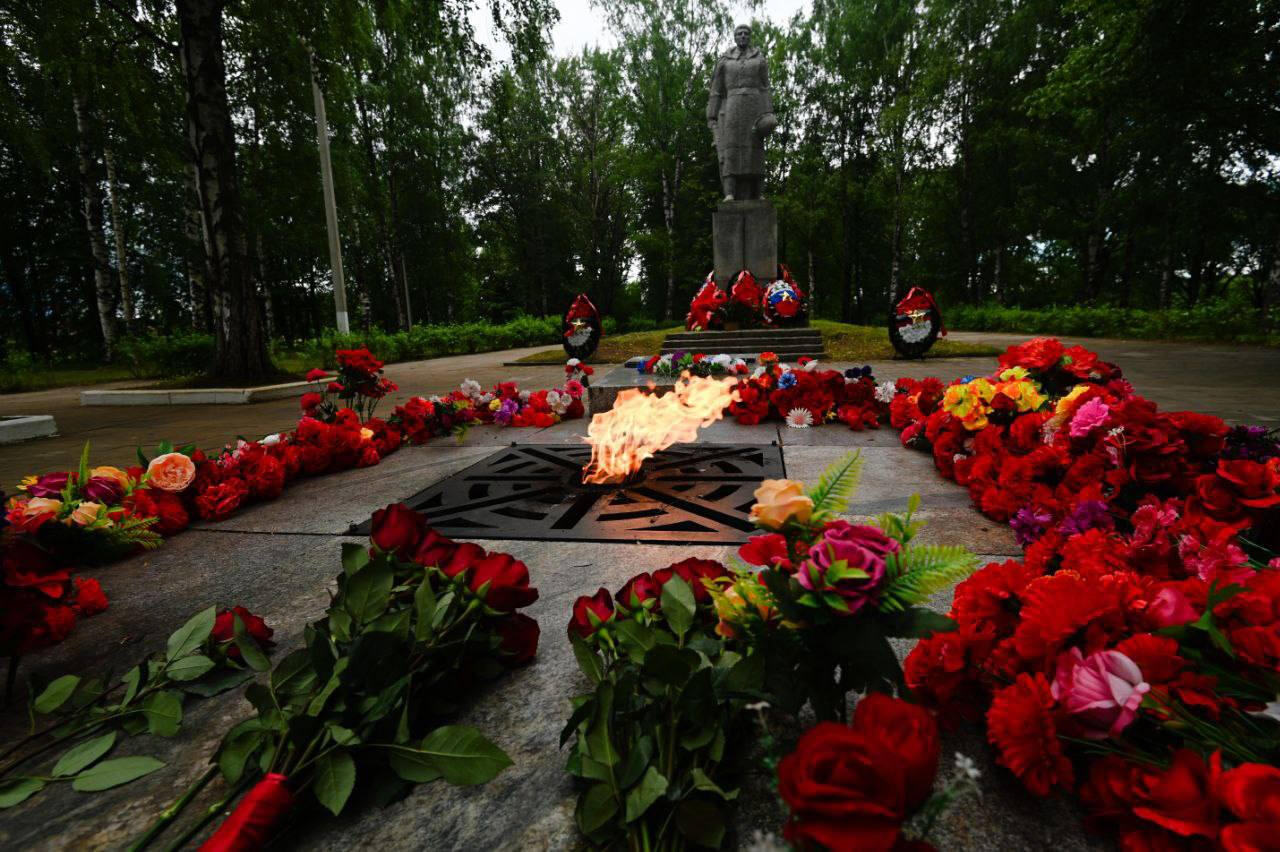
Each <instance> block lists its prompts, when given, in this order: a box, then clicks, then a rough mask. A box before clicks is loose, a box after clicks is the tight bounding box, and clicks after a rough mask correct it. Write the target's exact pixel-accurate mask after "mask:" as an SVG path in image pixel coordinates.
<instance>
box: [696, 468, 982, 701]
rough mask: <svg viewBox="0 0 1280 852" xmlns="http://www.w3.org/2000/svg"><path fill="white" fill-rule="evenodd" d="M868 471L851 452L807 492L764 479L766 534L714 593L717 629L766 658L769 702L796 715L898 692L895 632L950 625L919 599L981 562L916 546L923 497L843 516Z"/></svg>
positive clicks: (758, 508) (760, 502) (761, 505)
mask: <svg viewBox="0 0 1280 852" xmlns="http://www.w3.org/2000/svg"><path fill="white" fill-rule="evenodd" d="M860 469H861V458H860V456H859V454H858V453H857V452H854V453H850V454H849V455H847V456H846V457H845V458H844V459H842V460H841V461H839V462H837V463H835V464H834V465H832V466H831V467H830V468H829V469H828V470H827V471H826V472H825V473H824V474H823V476H822V478H821V480H820V481H819V482H818V484H817V485H815V486H814V487H813V488H811V489H807V490H806V489H805V487H804V485H803V483H800V482H796V481H794V480H785V479H782V480H766V481H765V482H763V483H762V484H761V485H760V487H759V489H757V490H756V493H755V496H756V503H755V505H754V506H752V508H751V519H752V520H753V521H754V522H755V524H756V525H757V526H758V527H759V528H760V529H761V530H762V531H763V532H762V534H760V535H757V536H754V537H752V538H751V539H749V540H748V541H747V543H746V544H744V545H742V547H741V548H740V549H739V551H738V554H739V556H740V557H741V559H742V560H743V562H745V563H746V564H747V566H752V567H739V568H735V570H734V571H733V573H732V576H731V577H730V578H729V579H728V580H727V581H725V582H722V583H719V584H717V586H716V587H715V588H713V589H712V590H711V594H712V597H713V598H714V600H715V605H716V610H717V612H718V613H719V617H720V623H719V625H718V626H717V628H716V629H717V632H718V633H719V634H720V635H722V636H727V637H730V638H731V639H733V640H734V641H735V643H736V644H735V647H738V648H740V649H741V651H742V652H743V653H744V654H746V655H748V656H761V657H763V660H764V665H765V674H766V679H765V691H766V693H767V694H768V695H769V696H770V701H771V702H772V703H773V704H774V705H775V706H777V707H779V708H781V709H783V710H785V711H787V712H789V713H791V714H793V715H794V714H796V713H798V712H799V710H800V708H801V707H803V706H804V705H805V704H806V703H809V704H811V705H812V707H813V710H814V712H815V714H816V715H817V717H818V718H819V719H823V720H827V719H830V720H844V719H845V718H846V697H847V695H848V694H849V693H850V692H852V691H857V692H867V691H879V692H890V693H892V692H894V691H902V690H903V689H904V687H905V683H904V680H903V676H902V670H901V668H900V666H899V664H898V659H897V656H896V655H895V653H894V651H893V648H892V647H891V646H890V644H889V639H890V638H891V637H902V638H924V637H928V636H932V635H934V634H935V633H941V634H945V633H946V632H948V631H950V630H953V629H954V628H955V624H954V623H953V622H952V621H951V619H949V618H947V617H945V616H943V615H940V614H938V613H936V612H933V611H932V610H930V609H927V608H925V607H923V606H922V604H924V603H925V602H927V601H928V599H929V597H930V596H931V595H932V594H934V593H935V592H938V591H941V590H943V589H945V588H947V587H949V586H951V585H952V584H954V583H956V582H957V581H959V580H962V579H964V578H965V577H967V576H968V575H969V574H970V573H972V571H973V570H974V568H975V567H976V559H975V558H974V556H973V555H972V554H970V553H969V552H968V551H966V550H965V549H964V548H962V547H955V546H948V545H920V544H916V543H914V542H913V539H914V537H915V535H916V534H917V532H918V531H919V529H920V527H921V526H923V524H922V523H921V522H920V521H917V520H914V519H913V514H914V512H915V511H916V509H917V508H918V506H919V498H918V497H913V498H912V500H911V502H910V504H909V505H908V507H907V511H906V514H904V515H893V514H884V515H881V516H880V517H879V518H877V519H876V520H875V521H874V525H865V524H853V523H850V522H848V521H846V520H844V519H843V518H840V517H839V515H840V514H841V513H842V512H843V511H845V509H846V508H847V505H848V500H849V498H850V496H851V495H852V494H853V492H854V490H855V489H856V487H857V482H858V478H859V473H860Z"/></svg>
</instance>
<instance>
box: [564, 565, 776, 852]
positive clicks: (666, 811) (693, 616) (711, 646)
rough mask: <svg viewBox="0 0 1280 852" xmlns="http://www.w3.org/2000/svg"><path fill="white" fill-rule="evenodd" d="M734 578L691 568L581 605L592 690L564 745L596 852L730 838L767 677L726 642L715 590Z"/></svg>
mask: <svg viewBox="0 0 1280 852" xmlns="http://www.w3.org/2000/svg"><path fill="white" fill-rule="evenodd" d="M726 573H727V572H726V569H725V567H724V566H723V565H721V564H720V563H718V562H714V561H711V560H706V559H686V560H684V561H683V562H678V563H676V564H674V565H672V566H670V567H668V568H663V569H662V570H660V571H656V572H654V573H652V574H650V573H644V574H639V575H637V576H635V577H632V578H631V579H630V580H628V581H627V582H626V583H625V584H624V585H623V586H622V588H620V589H618V591H617V593H616V594H615V595H610V594H609V592H608V590H606V589H600V590H599V591H597V592H596V593H595V595H593V596H590V597H581V598H578V600H577V601H576V602H575V603H574V606H573V618H572V620H571V621H570V623H569V639H570V641H571V642H572V644H573V650H574V654H575V655H576V656H577V658H578V662H579V664H580V666H581V668H582V671H583V673H584V674H585V675H586V677H587V679H588V680H589V681H590V683H591V685H592V691H591V692H590V693H589V694H587V695H583V696H580V697H578V698H576V699H574V702H573V704H574V711H573V715H572V716H571V717H570V719H569V722H568V724H567V725H565V728H564V731H563V733H562V734H561V737H560V740H561V744H562V745H563V744H564V743H566V742H572V743H573V745H572V747H571V749H570V754H569V762H568V771H569V772H570V774H572V775H573V776H574V777H575V778H577V779H578V782H579V785H580V787H581V793H580V795H579V797H578V806H577V812H576V819H577V824H578V827H579V829H580V830H581V831H582V833H583V834H584V835H586V837H587V839H588V840H589V841H590V842H591V843H592V844H593V845H595V846H599V847H609V848H614V847H617V848H622V847H624V846H625V847H626V848H631V849H653V850H674V849H683V848H686V847H688V846H707V847H711V848H718V847H719V846H720V845H721V843H722V841H723V839H724V835H725V824H726V813H725V811H726V808H727V807H728V805H729V802H730V801H731V800H733V799H734V798H736V796H737V791H736V790H726V789H724V788H723V787H722V786H721V784H722V783H723V782H724V778H723V777H722V772H721V767H722V763H723V761H724V760H725V756H726V753H731V751H727V744H728V743H729V742H730V737H731V735H732V734H733V729H734V727H735V725H737V724H738V723H739V722H740V721H741V719H740V716H741V715H742V713H741V711H742V709H743V707H744V706H745V704H746V702H747V701H750V700H751V698H752V696H753V695H754V694H755V693H756V691H757V690H758V688H759V686H760V674H761V669H760V667H759V666H758V665H757V664H756V662H755V661H754V660H751V659H747V658H744V657H743V656H742V655H741V654H739V653H736V652H734V651H732V650H730V649H729V648H728V646H727V643H726V641H725V639H724V637H722V636H718V635H717V634H716V633H715V624H716V618H715V610H714V608H713V606H712V602H711V592H710V588H709V586H710V584H712V583H714V582H717V581H719V580H721V579H723V578H724V577H725V576H726Z"/></svg>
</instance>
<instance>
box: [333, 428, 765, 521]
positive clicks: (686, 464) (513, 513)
mask: <svg viewBox="0 0 1280 852" xmlns="http://www.w3.org/2000/svg"><path fill="white" fill-rule="evenodd" d="M590 458H591V448H590V447H588V446H586V445H582V444H569V445H564V444H513V445H512V446H511V447H509V448H506V449H503V450H501V451H499V452H497V453H494V454H493V455H491V456H489V457H487V458H485V459H483V460H481V461H480V462H478V463H476V464H474V465H472V466H471V467H468V468H466V469H465V470H462V471H459V472H458V473H455V474H454V475H453V476H450V477H448V478H447V479H444V480H442V481H440V482H438V483H436V484H435V485H432V486H431V487H429V488H425V489H423V490H422V491H419V492H418V493H417V494H415V495H413V496H412V497H410V498H409V499H407V500H405V503H406V504H408V505H409V506H410V507H411V508H413V509H416V510H418V511H421V512H424V513H426V515H427V517H428V519H429V520H430V523H431V525H432V526H433V527H435V528H436V529H437V530H439V531H440V532H442V533H445V534H446V535H452V536H456V537H459V538H476V539H530V540H545V541H601V542H607V541H627V542H651V543H656V544H736V543H738V542H742V541H745V540H746V539H747V538H748V536H750V535H751V533H752V532H754V531H755V527H754V526H753V525H752V524H751V522H750V521H748V520H747V515H748V513H749V512H750V510H751V504H752V503H753V502H754V497H753V496H752V494H753V492H754V491H755V489H756V488H757V486H759V484H760V482H761V480H764V479H776V478H779V477H782V476H785V473H786V472H785V468H784V466H783V462H782V450H781V449H780V448H779V447H778V446H776V445H772V444H770V445H761V444H677V445H676V446H674V447H670V448H668V449H666V450H663V451H662V452H660V453H658V454H657V455H655V456H654V457H653V458H651V459H649V460H648V461H647V462H645V465H644V470H643V472H642V475H641V476H640V478H639V479H638V480H637V481H635V482H631V483H627V484H624V485H617V486H599V485H583V484H582V481H581V478H582V466H583V465H584V464H586V463H587V462H588V461H589V460H590ZM369 528H370V522H369V521H365V522H364V523H362V524H359V525H358V526H352V528H351V532H352V533H353V534H358V535H367V534H368V533H369Z"/></svg>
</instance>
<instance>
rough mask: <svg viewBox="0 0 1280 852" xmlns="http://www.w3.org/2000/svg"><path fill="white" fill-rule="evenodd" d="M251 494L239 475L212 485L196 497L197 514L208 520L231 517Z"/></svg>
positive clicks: (220, 519)
mask: <svg viewBox="0 0 1280 852" xmlns="http://www.w3.org/2000/svg"><path fill="white" fill-rule="evenodd" d="M248 496H249V486H248V485H246V484H245V481H244V480H243V479H241V478H240V477H238V476H233V477H231V478H230V479H226V480H223V481H222V482H219V483H218V484H217V485H211V486H209V487H208V488H206V489H205V490H204V491H203V492H202V493H200V494H199V495H198V496H197V497H196V514H198V515H199V516H200V517H201V518H203V519H204V520H206V521H222V520H226V519H227V518H229V517H231V515H232V514H233V513H234V512H235V511H236V509H239V508H240V506H241V505H242V504H243V503H244V501H245V499H246V498H247V497H248Z"/></svg>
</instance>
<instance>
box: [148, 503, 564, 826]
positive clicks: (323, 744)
mask: <svg viewBox="0 0 1280 852" xmlns="http://www.w3.org/2000/svg"><path fill="white" fill-rule="evenodd" d="M342 567H343V570H342V573H341V574H340V575H339V576H338V579H337V593H336V595H335V597H334V598H333V601H332V603H331V604H330V606H329V608H328V611H327V614H326V615H325V617H324V618H322V619H321V620H319V621H317V622H314V623H313V624H311V625H310V626H308V627H307V628H306V630H305V631H304V636H303V638H304V642H305V647H304V648H301V649H299V650H297V651H294V652H292V653H290V654H288V655H287V656H285V657H284V658H283V659H281V660H280V661H279V662H278V663H277V664H276V665H275V667H274V668H273V669H272V671H271V674H270V677H269V678H268V679H266V680H265V681H262V682H257V683H254V684H252V685H250V687H249V688H248V689H247V690H246V693H245V697H246V698H247V699H248V700H249V702H250V703H251V704H252V705H253V707H254V708H255V710H256V711H257V715H256V716H254V717H253V718H251V719H248V720H246V721H244V722H242V723H240V724H238V725H236V726H235V727H233V728H232V729H231V730H230V731H228V732H227V734H226V736H225V737H224V738H223V740H222V743H221V745H220V746H219V747H218V750H217V753H216V755H215V758H214V761H215V763H216V765H217V771H218V772H219V773H220V774H221V775H222V777H223V778H224V780H225V781H226V783H227V785H228V789H229V790H230V793H229V794H228V796H227V799H226V800H224V801H223V802H222V803H220V804H219V805H218V806H217V807H216V808H214V809H211V810H210V814H211V815H212V814H216V813H218V812H220V811H221V810H222V808H223V807H224V806H225V805H226V803H227V802H229V801H230V800H232V799H234V798H236V797H238V796H239V794H240V793H241V792H243V791H246V790H247V791H248V793H247V794H246V795H245V797H244V799H243V800H242V801H241V803H240V804H239V806H238V807H237V808H236V810H235V811H234V812H233V813H232V814H231V816H230V817H229V818H228V819H227V820H226V822H224V823H223V825H222V826H221V827H220V828H219V830H218V831H217V832H215V833H214V835H213V836H212V837H211V838H210V839H209V840H208V841H207V842H206V844H205V847H204V848H206V849H219V850H229V849H253V848H259V847H260V846H261V845H262V844H263V843H265V842H266V841H267V840H268V839H269V838H270V837H271V834H272V833H273V831H274V829H275V827H276V826H277V825H278V822H279V820H280V819H282V818H283V817H284V815H285V814H287V813H288V812H289V811H290V810H291V809H292V808H293V807H295V806H296V805H298V804H299V803H300V802H301V797H302V796H303V795H304V793H307V794H309V795H310V796H311V797H314V799H315V800H316V801H317V802H318V803H319V804H320V805H321V806H323V807H324V808H325V809H327V810H329V811H331V812H332V813H334V814H338V813H341V812H342V811H343V809H344V808H345V807H346V805H347V802H348V801H349V799H350V797H351V795H352V793H353V791H354V790H355V788H356V785H357V782H359V783H360V784H362V785H366V786H373V785H378V786H379V789H380V790H383V791H384V792H387V793H389V794H390V795H393V796H394V795H395V794H396V793H397V792H401V791H403V790H405V789H407V788H408V787H409V786H411V785H413V784H417V783H425V782H429V781H434V780H437V779H440V778H443V779H445V780H446V781H448V782H450V783H453V784H479V783H483V782H484V781H487V780H488V779H490V778H492V777H493V776H494V775H496V774H497V773H498V772H500V771H501V770H502V769H503V768H505V767H506V766H509V765H510V763H511V761H510V759H509V758H508V757H507V756H506V755H505V754H504V753H503V752H502V751H501V749H499V748H498V747H497V746H496V745H494V744H493V743H492V742H490V741H489V740H488V739H487V738H485V737H484V736H483V735H482V734H481V733H480V732H479V731H477V730H475V729H474V728H471V727H467V726H465V725H451V724H442V722H443V721H444V720H446V719H447V717H448V716H449V715H450V714H452V713H453V712H455V710H456V707H457V704H458V702H459V701H460V699H461V698H462V697H463V696H464V695H465V694H466V692H467V690H468V689H469V688H471V686H472V685H473V684H474V683H475V682H477V681H478V680H480V679H484V678H491V677H494V676H496V675H498V674H499V673H501V672H502V671H503V670H504V669H506V668H509V667H512V666H517V665H521V664H524V663H526V662H528V661H529V660H531V659H532V658H533V655H534V653H535V651H536V649H537V643H538V625H537V622H536V621H534V620H533V619H531V618H529V617H528V616H526V615H523V614H521V613H519V612H517V610H518V609H520V608H522V607H525V606H527V605H529V604H530V603H532V602H533V601H534V600H536V599H537V596H538V592H537V590H536V589H534V588H532V587H530V586H529V574H528V570H527V568H526V567H525V565H524V563H522V562H519V561H517V560H515V559H513V558H512V557H510V556H508V555H506V554H500V553H486V552H485V551H483V550H481V549H480V548H479V547H477V546H476V545H474V544H459V543H455V542H453V541H450V540H449V539H447V538H445V537H444V536H441V535H439V534H438V533H436V532H435V531H434V530H431V529H429V528H428V527H427V524H426V519H425V518H424V517H423V516H421V515H418V514H417V513H415V512H413V511H412V510H410V509H408V508H406V507H405V506H404V505H402V504H394V505H392V506H389V507H387V508H386V509H382V510H379V511H378V512H376V513H374V517H373V532H372V535H371V546H370V547H368V548H366V547H362V546H359V545H354V544H346V545H344V546H343V553H342ZM234 627H235V635H236V638H237V641H239V639H240V637H242V636H243V635H244V634H245V633H246V631H247V630H248V629H249V625H247V624H245V623H244V622H243V621H242V620H236V621H235V624H234ZM239 647H241V649H242V650H243V651H245V655H246V658H247V659H248V658H249V656H250V655H249V650H248V649H249V646H248V645H240V646H239ZM249 662H250V664H251V665H254V667H255V668H266V665H265V661H264V660H258V661H257V663H256V664H255V663H254V661H253V660H252V659H250V660H249ZM188 801H190V797H189V796H184V797H183V799H181V800H180V801H179V803H177V805H176V806H175V807H174V808H170V809H168V810H167V811H166V813H165V815H164V816H163V817H162V819H161V820H160V821H159V822H157V824H156V825H154V826H153V827H152V829H151V830H150V831H148V833H147V834H146V835H145V836H144V841H146V842H150V841H151V840H152V839H154V837H155V836H157V835H158V834H159V832H160V831H162V830H163V829H164V827H165V826H166V825H167V824H168V823H169V822H170V821H172V820H173V818H174V817H175V815H176V813H177V811H179V810H180V809H181V806H182V805H184V804H186V802H188ZM204 825H205V821H200V822H198V823H197V824H196V825H195V826H193V827H192V828H191V829H190V830H189V831H188V833H187V835H186V836H184V837H183V838H182V839H181V840H180V841H179V842H178V845H179V846H181V845H182V844H183V843H185V842H186V841H187V840H189V839H190V838H191V837H192V836H194V835H195V834H196V833H198V832H199V831H200V830H202V829H203V826H204Z"/></svg>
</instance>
